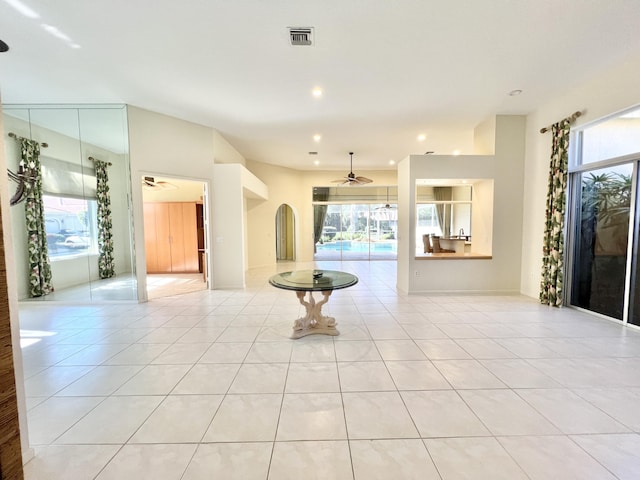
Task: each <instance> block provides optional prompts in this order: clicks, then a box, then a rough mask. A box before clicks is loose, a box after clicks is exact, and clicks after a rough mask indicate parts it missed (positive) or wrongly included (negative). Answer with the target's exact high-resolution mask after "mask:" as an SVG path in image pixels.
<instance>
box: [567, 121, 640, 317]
mask: <svg viewBox="0 0 640 480" xmlns="http://www.w3.org/2000/svg"><path fill="white" fill-rule="evenodd" d="M572 140H573V142H572V143H573V147H571V152H570V164H569V169H568V182H567V195H568V198H567V200H568V201H567V208H566V211H565V232H564V234H565V264H564V278H565V289H564V292H563V304H564V305H567V306H571V307H572V308H577V309H579V310H583V311H586V312H589V313H591V314H593V315H597V316H600V317H603V318H606V319H609V320H611V321H615V322H622V323H623V324H624V325H629V326H634V327H640V326H638V325H634V324H630V323H629V314H630V302H631V294H632V291H631V287H632V285H633V283H632V280H635V281H639V280H640V279H632V277H633V276H634V274H635V269H636V268H637V263H638V262H637V254H638V251H639V246H638V243H639V242H640V216H639V215H638V214H636V212H637V211H638V208H637V207H638V203H639V202H640V198H639V197H638V176H639V175H640V154H639V153H635V154H631V155H624V156H621V157H616V158H611V159H607V160H602V161H598V162H591V163H587V164H582V162H581V157H582V131H578V132H576V133H575V134H574V135H572ZM628 164H631V166H632V173H631V202H630V207H629V208H630V210H629V219H630V220H629V229H628V236H627V254H626V255H627V257H626V268H625V279H624V299H623V310H622V320H618V319H617V318H614V317H610V316H607V315H604V314H601V313H598V312H595V311H592V310H589V309H586V308H584V307H580V306H577V305H574V304H573V303H572V300H573V299H572V292H573V283H574V281H576V279H574V278H573V277H574V275H573V269H574V264H575V262H576V260H577V258H576V242H577V239H578V238H579V230H580V225H579V223H578V222H577V219H579V218H580V214H579V212H580V210H581V200H582V195H581V192H582V185H581V178H582V177H581V175H582V174H583V173H587V172H590V171H594V170H601V169H603V168H610V167H616V166H619V165H628Z"/></svg>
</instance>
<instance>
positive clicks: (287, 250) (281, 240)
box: [276, 203, 296, 262]
mask: <svg viewBox="0 0 640 480" xmlns="http://www.w3.org/2000/svg"><path fill="white" fill-rule="evenodd" d="M295 244H296V242H295V213H294V212H293V209H292V208H291V207H290V206H289V205H287V204H286V203H283V204H282V205H280V207H279V208H278V211H277V212H276V261H278V262H293V261H295V259H296V252H295V250H296V249H295Z"/></svg>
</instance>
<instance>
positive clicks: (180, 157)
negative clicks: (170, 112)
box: [128, 106, 215, 300]
mask: <svg viewBox="0 0 640 480" xmlns="http://www.w3.org/2000/svg"><path fill="white" fill-rule="evenodd" d="M128 117H129V118H128V120H129V157H130V162H131V177H132V178H133V179H135V181H132V185H131V187H132V196H133V210H134V211H133V222H134V231H135V245H136V272H137V274H138V298H139V299H141V300H146V261H145V258H146V256H145V255H146V252H145V249H144V228H143V225H144V220H143V218H144V217H143V215H144V213H143V195H142V184H141V182H140V181H138V179H141V178H142V177H143V176H144V175H152V176H159V177H161V176H168V177H176V178H181V179H185V180H195V181H199V182H203V183H207V184H208V185H209V186H211V185H213V158H214V142H213V137H214V131H213V129H211V128H209V127H204V126H202V125H197V124H195V123H191V122H186V121H184V120H179V119H177V118H173V117H169V116H166V115H162V114H159V113H154V112H150V111H148V110H143V109H141V108H137V107H132V106H129V107H128ZM209 190H210V189H209ZM205 208H208V211H209V212H211V211H212V205H211V198H209V204H208V205H207V206H206V207H205ZM209 234H210V238H212V236H211V222H210V224H209ZM213 247H214V248H215V245H213ZM210 257H211V256H209V262H208V265H207V271H208V272H212V271H213V270H212V265H211V261H210Z"/></svg>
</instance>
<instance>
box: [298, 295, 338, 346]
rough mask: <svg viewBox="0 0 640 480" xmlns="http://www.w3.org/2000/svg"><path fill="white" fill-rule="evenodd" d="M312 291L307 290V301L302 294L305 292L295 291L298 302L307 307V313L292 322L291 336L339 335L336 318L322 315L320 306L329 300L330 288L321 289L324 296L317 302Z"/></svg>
mask: <svg viewBox="0 0 640 480" xmlns="http://www.w3.org/2000/svg"><path fill="white" fill-rule="evenodd" d="M312 293H313V292H311V291H310V292H309V301H305V299H304V296H305V295H306V294H307V292H296V296H297V297H298V300H299V301H300V304H301V305H304V307H305V308H306V309H307V314H306V315H305V316H304V317H301V318H299V319H297V320H296V321H295V322H294V323H293V332H292V333H291V338H301V337H304V336H306V335H314V334H322V335H340V332H339V331H338V329H337V328H336V319H335V318H333V317H326V316H324V315H322V306H323V305H324V304H325V303H327V302H328V301H329V297H330V296H331V290H326V291H322V292H321V293H322V295H323V297H324V298H323V299H322V300H320V301H319V302H318V303H316V299H315V298H313V295H312Z"/></svg>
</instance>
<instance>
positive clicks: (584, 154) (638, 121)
mask: <svg viewBox="0 0 640 480" xmlns="http://www.w3.org/2000/svg"><path fill="white" fill-rule="evenodd" d="M578 146H579V147H578V151H577V152H576V153H577V155H576V156H575V157H576V158H575V160H576V163H578V164H587V163H593V162H600V161H604V160H608V159H612V158H617V157H622V156H626V155H630V154H634V153H637V152H640V108H639V109H635V110H631V111H629V112H626V113H623V114H621V115H618V116H616V117H613V118H609V119H607V120H605V121H603V122H600V123H597V124H596V125H592V126H590V127H588V128H585V129H584V130H582V131H580V132H579V142H578Z"/></svg>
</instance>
